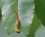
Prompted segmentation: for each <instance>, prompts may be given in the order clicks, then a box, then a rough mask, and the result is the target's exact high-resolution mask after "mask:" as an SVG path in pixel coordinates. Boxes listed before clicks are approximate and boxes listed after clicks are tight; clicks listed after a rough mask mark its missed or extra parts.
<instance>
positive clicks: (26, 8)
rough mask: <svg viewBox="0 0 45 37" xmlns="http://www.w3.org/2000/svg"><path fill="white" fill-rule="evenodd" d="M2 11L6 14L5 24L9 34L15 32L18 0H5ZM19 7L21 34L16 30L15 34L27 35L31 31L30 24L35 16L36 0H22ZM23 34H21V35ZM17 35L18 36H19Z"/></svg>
mask: <svg viewBox="0 0 45 37" xmlns="http://www.w3.org/2000/svg"><path fill="white" fill-rule="evenodd" d="M3 3H4V4H3V7H2V11H3V12H4V14H5V17H4V18H3V20H4V25H5V29H6V31H7V33H8V34H10V33H12V32H14V26H15V22H16V15H15V14H16V11H17V10H18V2H17V0H8V1H7V0H4V2H3ZM19 4H20V8H19V11H18V13H19V20H20V25H21V27H20V30H21V32H20V34H17V33H16V32H15V36H16V35H18V36H19V37H21V36H22V37H27V35H29V31H30V24H31V23H32V18H33V16H34V13H33V12H34V1H33V0H28V1H26V0H22V1H21V3H20V0H19ZM20 35H21V36H20ZM18 36H16V37H18Z"/></svg>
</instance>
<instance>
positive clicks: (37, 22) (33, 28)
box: [28, 15, 41, 37]
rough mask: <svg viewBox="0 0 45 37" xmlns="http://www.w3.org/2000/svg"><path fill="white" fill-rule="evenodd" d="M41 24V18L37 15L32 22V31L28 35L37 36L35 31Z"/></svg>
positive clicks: (29, 36)
mask: <svg viewBox="0 0 45 37" xmlns="http://www.w3.org/2000/svg"><path fill="white" fill-rule="evenodd" d="M40 25H41V22H40V20H39V19H38V18H37V16H36V15H35V16H34V18H33V21H32V24H31V28H30V32H29V35H28V37H35V36H34V35H35V31H36V30H37V29H38V28H39V26H40Z"/></svg>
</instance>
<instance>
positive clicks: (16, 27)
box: [15, 12, 20, 33]
mask: <svg viewBox="0 0 45 37" xmlns="http://www.w3.org/2000/svg"><path fill="white" fill-rule="evenodd" d="M15 31H16V32H17V33H20V20H19V16H18V12H16V26H15Z"/></svg>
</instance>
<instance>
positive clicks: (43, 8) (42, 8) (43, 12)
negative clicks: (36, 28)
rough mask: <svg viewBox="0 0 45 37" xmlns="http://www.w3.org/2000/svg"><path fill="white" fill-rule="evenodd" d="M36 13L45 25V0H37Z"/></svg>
mask: <svg viewBox="0 0 45 37" xmlns="http://www.w3.org/2000/svg"><path fill="white" fill-rule="evenodd" d="M35 14H36V15H37V17H38V19H39V20H40V21H41V22H42V24H43V25H44V26H45V0H35Z"/></svg>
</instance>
